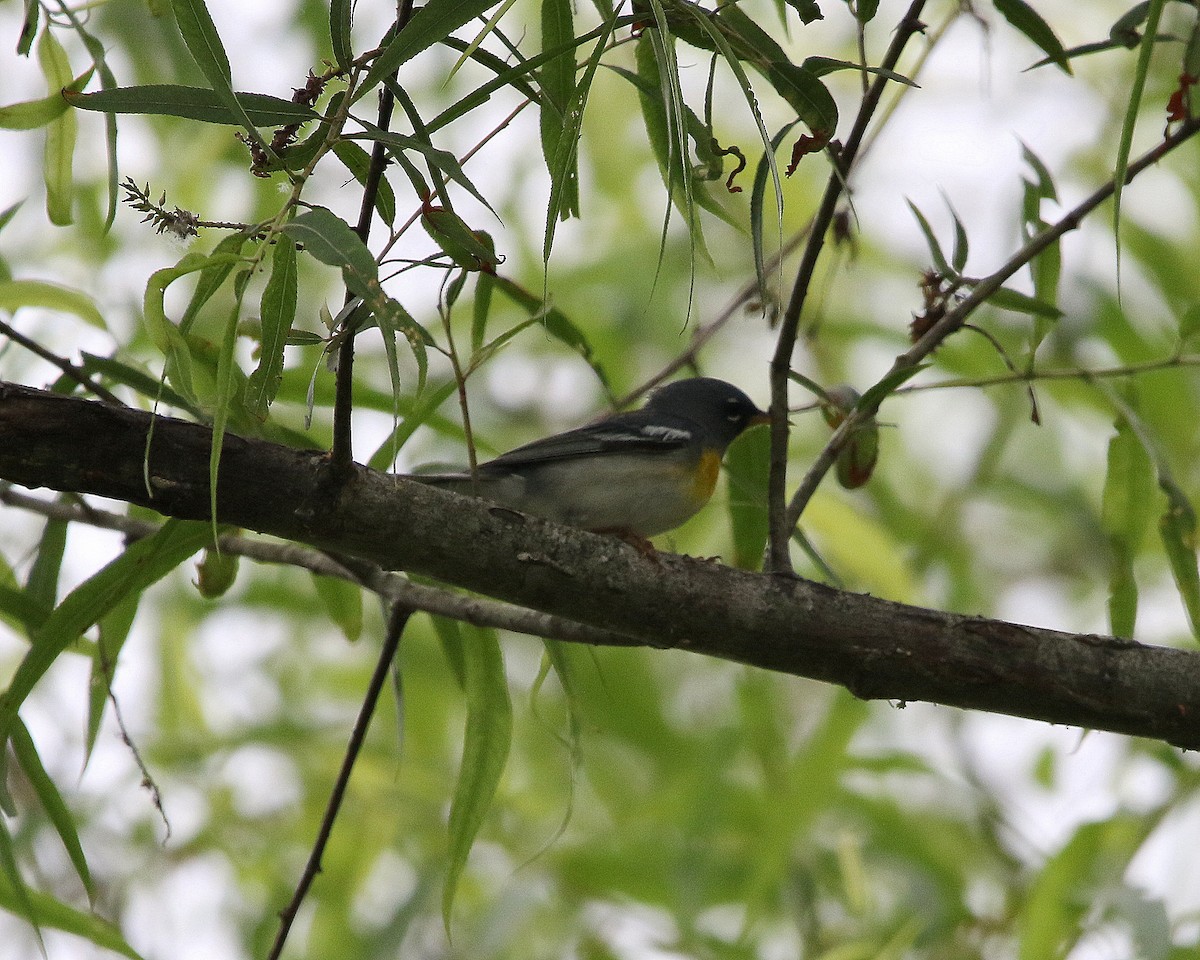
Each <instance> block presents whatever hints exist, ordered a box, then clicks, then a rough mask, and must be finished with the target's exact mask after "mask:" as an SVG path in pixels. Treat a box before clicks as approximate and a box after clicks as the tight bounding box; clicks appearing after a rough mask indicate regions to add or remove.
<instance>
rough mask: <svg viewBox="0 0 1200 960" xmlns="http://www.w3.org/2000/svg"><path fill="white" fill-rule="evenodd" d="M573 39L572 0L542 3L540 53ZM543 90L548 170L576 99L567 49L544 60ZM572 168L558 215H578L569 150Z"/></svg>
mask: <svg viewBox="0 0 1200 960" xmlns="http://www.w3.org/2000/svg"><path fill="white" fill-rule="evenodd" d="M574 36H575V24H574V20H573V17H572V14H571V0H542V51H543V52H545V51H546V50H554V49H556V48H560V47H562V46H564V45H565V44H567V43H569V41H570V40H572V39H573V38H574ZM539 79H540V82H541V88H542V110H541V115H540V121H539V123H540V129H541V135H542V155H543V156H544V157H545V159H546V166H547V167H551V166H552V164H553V163H554V162H555V158H556V157H557V156H558V150H559V142H560V140H561V139H562V138H563V137H564V136H565V135H566V133H567V130H566V126H565V122H566V118H567V111H568V110H569V109H570V105H571V102H572V101H573V100H574V99H575V54H574V49H573V48H571V47H568V48H567V49H566V50H565V51H564V52H563V53H561V54H559V55H558V56H557V57H554V58H553V59H550V60H547V61H546V65H545V66H544V67H542V71H541V74H540V76H539ZM568 156H569V157H570V162H571V167H570V168H569V169H568V170H566V171H565V174H564V175H565V183H564V186H563V191H564V192H563V198H562V205H561V211H560V212H561V215H562V216H563V217H564V218H565V217H568V216H570V217H577V216H579V168H578V160H577V153H576V152H575V151H569V152H568Z"/></svg>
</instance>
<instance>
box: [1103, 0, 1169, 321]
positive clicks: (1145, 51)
mask: <svg viewBox="0 0 1200 960" xmlns="http://www.w3.org/2000/svg"><path fill="white" fill-rule="evenodd" d="M1165 4H1166V0H1149V4H1148V6H1147V8H1146V30H1145V33H1144V35H1143V36H1142V41H1141V46H1140V47H1139V48H1138V59H1137V66H1136V67H1135V68H1134V72H1133V86H1132V88H1131V89H1130V91H1129V105H1128V106H1127V107H1126V108H1125V118H1124V120H1123V121H1122V122H1121V139H1120V140H1119V141H1118V142H1117V158H1116V161H1115V163H1114V164H1113V242H1114V243H1115V245H1116V254H1117V295H1118V297H1120V291H1121V196H1122V194H1123V193H1124V190H1125V174H1126V172H1127V171H1128V169H1129V153H1130V150H1132V149H1133V130H1134V127H1135V126H1137V114H1138V109H1139V108H1140V107H1141V105H1142V94H1143V93H1144V92H1145V89H1146V76H1147V74H1148V73H1149V72H1150V56H1151V54H1153V53H1154V44H1155V42H1156V40H1157V39H1158V37H1157V34H1158V23H1159V20H1160V19H1161V18H1162V11H1163V6H1164V5H1165Z"/></svg>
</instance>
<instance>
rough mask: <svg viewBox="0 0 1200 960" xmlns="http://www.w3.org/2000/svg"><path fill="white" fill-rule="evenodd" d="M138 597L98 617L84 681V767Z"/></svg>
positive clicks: (130, 626)
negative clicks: (88, 674)
mask: <svg viewBox="0 0 1200 960" xmlns="http://www.w3.org/2000/svg"><path fill="white" fill-rule="evenodd" d="M141 599H142V598H141V594H137V593H131V594H128V595H127V596H126V597H124V598H123V599H121V600H120V601H118V602H117V604H116V605H115V606H114V607H113V608H112V609H111V610H110V611H108V613H106V614H105V615H104V616H103V617H101V618H100V621H99V627H100V639H99V642H98V643H97V644H96V648H95V651H94V653H93V656H92V673H91V677H90V678H89V680H88V717H87V736H86V739H85V744H84V754H83V767H84V769H86V768H87V765H88V761H89V760H91V759H92V751H93V750H94V749H95V748H96V737H97V736H98V735H99V733H100V721H101V720H103V719H104V707H105V705H106V704H107V703H108V694H109V691H110V690H111V689H112V684H113V679H114V678H115V677H116V673H117V659H118V658H119V657H120V655H121V648H122V647H123V646H125V641H126V640H127V639H128V638H129V631H130V630H131V629H132V628H133V619H134V617H135V616H137V608H138V603H139V602H140V601H141Z"/></svg>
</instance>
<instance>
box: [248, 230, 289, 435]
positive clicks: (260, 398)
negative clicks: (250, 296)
mask: <svg viewBox="0 0 1200 960" xmlns="http://www.w3.org/2000/svg"><path fill="white" fill-rule="evenodd" d="M298 290H299V279H298V277H297V273H296V244H295V243H294V242H293V241H292V238H291V237H288V236H280V237H279V238H278V239H277V240H276V242H275V250H274V252H273V253H272V255H271V276H270V278H269V279H268V280H267V285H266V288H265V289H264V290H263V294H262V301H261V303H260V304H259V310H260V315H261V317H262V346H261V352H260V354H259V359H258V366H257V367H255V368H254V372H253V373H251V374H250V379H249V381H248V382H247V383H246V409H247V410H249V411H250V412H251V413H252V414H253V415H254V416H256V417H258V419H259V420H265V419H266V418H267V408H268V407H269V406H270V405H271V401H272V400H274V399H275V394H276V393H277V392H278V390H279V384H280V383H281V382H282V380H283V348H284V347H285V346H286V345H287V336H288V331H289V330H291V328H292V323H293V322H294V321H295V319H296V302H297V297H298Z"/></svg>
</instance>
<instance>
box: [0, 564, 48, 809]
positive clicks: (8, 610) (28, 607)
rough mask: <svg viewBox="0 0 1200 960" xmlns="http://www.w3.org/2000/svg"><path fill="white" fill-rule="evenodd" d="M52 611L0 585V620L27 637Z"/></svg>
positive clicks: (25, 595)
mask: <svg viewBox="0 0 1200 960" xmlns="http://www.w3.org/2000/svg"><path fill="white" fill-rule="evenodd" d="M53 609H54V608H53V607H51V606H49V605H47V604H44V603H39V602H38V601H36V600H34V599H33V597H31V596H30V595H29V593H28V592H27V591H25V590H15V589H13V588H12V587H6V586H3V585H0V620H6V621H8V622H9V623H11V624H12V625H13V627H14V628H15V629H19V628H24V630H25V633H26V634H27V635H29V636H33V634H34V633H36V632H37V628H38V627H39V626H41V625H42V624H43V623H45V622H46V618H47V617H48V616H50V611H51V610H53ZM2 789H3V787H0V790H2Z"/></svg>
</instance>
